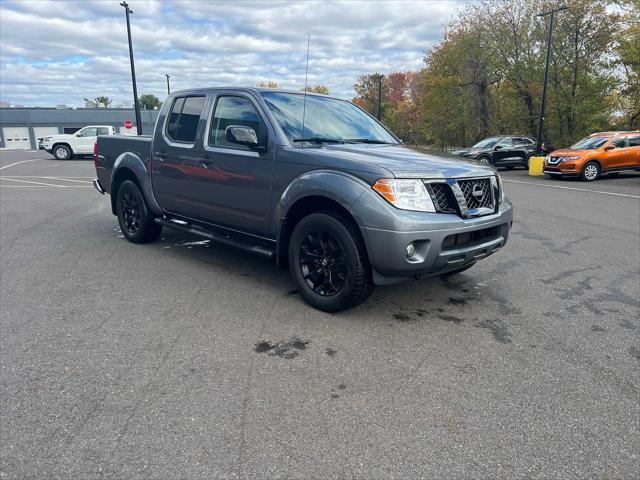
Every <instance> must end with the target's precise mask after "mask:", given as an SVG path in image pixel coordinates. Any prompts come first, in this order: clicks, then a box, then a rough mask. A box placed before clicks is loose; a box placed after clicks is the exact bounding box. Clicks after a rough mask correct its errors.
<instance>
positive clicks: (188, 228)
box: [155, 217, 276, 258]
mask: <svg viewBox="0 0 640 480" xmlns="http://www.w3.org/2000/svg"><path fill="white" fill-rule="evenodd" d="M155 222H156V223H159V224H160V225H164V226H167V227H170V228H175V229H177V230H181V231H183V232H187V233H193V234H194V235H199V236H201V237H204V238H208V239H209V240H212V241H214V242H216V243H221V244H222V245H226V246H228V247H233V248H238V249H240V250H244V251H245V252H249V253H253V254H255V255H260V256H261V257H267V258H275V256H276V249H275V245H274V246H269V245H266V244H265V243H262V242H260V241H254V240H252V239H251V238H249V237H246V236H243V235H236V236H234V235H232V234H231V233H229V234H225V233H218V232H214V231H212V230H205V229H204V228H201V227H199V226H197V225H193V224H191V223H189V222H186V221H183V220H173V219H170V218H162V217H159V218H156V219H155Z"/></svg>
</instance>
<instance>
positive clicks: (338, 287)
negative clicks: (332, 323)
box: [289, 212, 373, 312]
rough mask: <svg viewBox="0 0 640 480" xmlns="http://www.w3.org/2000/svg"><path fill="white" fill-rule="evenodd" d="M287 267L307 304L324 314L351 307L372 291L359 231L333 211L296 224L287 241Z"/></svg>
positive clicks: (368, 268)
mask: <svg viewBox="0 0 640 480" xmlns="http://www.w3.org/2000/svg"><path fill="white" fill-rule="evenodd" d="M289 268H290V269H291V276H292V277H293V281H294V283H295V284H296V286H297V288H298V291H299V292H300V294H301V295H302V297H303V298H304V299H305V300H306V302H307V303H309V304H310V305H311V306H312V307H314V308H317V309H318V310H323V311H325V312H338V311H340V310H345V309H347V308H351V307H354V306H356V305H358V304H360V303H362V302H364V301H365V300H366V299H367V297H368V296H369V295H370V294H371V292H372V290H373V282H372V279H371V268H370V267H369V262H368V259H367V254H366V250H365V246H364V243H363V241H362V238H361V236H360V232H359V231H358V230H357V227H356V226H355V225H353V223H352V222H350V221H349V220H348V219H346V218H344V217H343V216H341V215H339V214H336V213H334V212H321V213H313V214H311V215H309V216H307V217H304V218H303V219H302V220H300V222H298V224H297V225H296V226H295V228H294V230H293V233H292V234H291V239H290V241H289Z"/></svg>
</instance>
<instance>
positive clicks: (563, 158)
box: [560, 155, 580, 162]
mask: <svg viewBox="0 0 640 480" xmlns="http://www.w3.org/2000/svg"><path fill="white" fill-rule="evenodd" d="M579 158H580V155H577V156H575V157H562V158H561V159H560V161H561V162H568V161H570V160H577V159H579Z"/></svg>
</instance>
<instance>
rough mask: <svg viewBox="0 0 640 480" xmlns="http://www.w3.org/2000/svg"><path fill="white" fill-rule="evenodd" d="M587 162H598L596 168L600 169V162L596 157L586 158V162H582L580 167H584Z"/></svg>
mask: <svg viewBox="0 0 640 480" xmlns="http://www.w3.org/2000/svg"><path fill="white" fill-rule="evenodd" d="M589 162H594V163H597V164H598V169H599V170H602V163H600V160H598V159H597V158H590V159H589V160H587V161H586V162H584V165H582V168H584V166H585V165H586V164H587V163H589Z"/></svg>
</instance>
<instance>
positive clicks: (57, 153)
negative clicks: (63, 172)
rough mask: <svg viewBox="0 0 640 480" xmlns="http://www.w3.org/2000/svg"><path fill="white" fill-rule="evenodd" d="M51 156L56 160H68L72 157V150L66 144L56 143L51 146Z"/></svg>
mask: <svg viewBox="0 0 640 480" xmlns="http://www.w3.org/2000/svg"><path fill="white" fill-rule="evenodd" d="M53 156H54V157H56V160H70V159H71V158H73V152H72V151H71V148H69V147H68V146H67V145H56V146H55V147H53Z"/></svg>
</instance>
